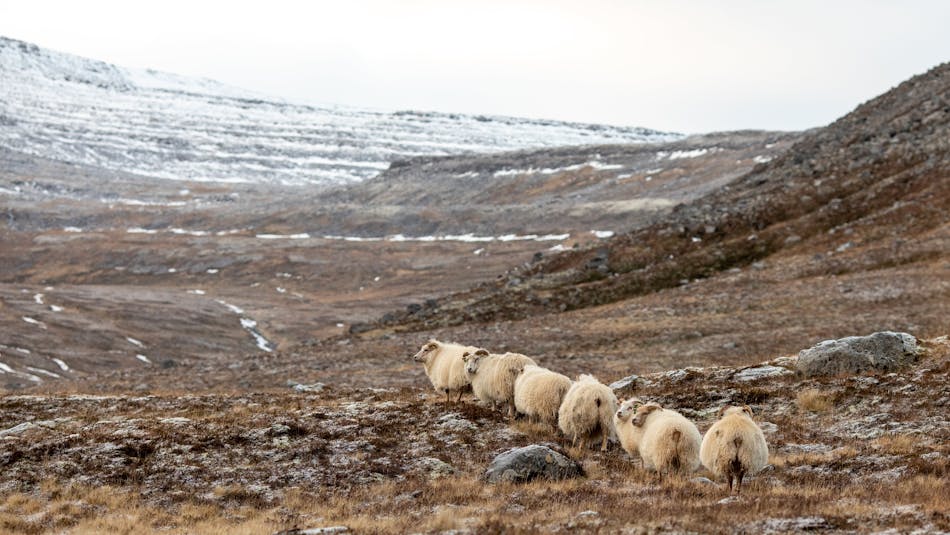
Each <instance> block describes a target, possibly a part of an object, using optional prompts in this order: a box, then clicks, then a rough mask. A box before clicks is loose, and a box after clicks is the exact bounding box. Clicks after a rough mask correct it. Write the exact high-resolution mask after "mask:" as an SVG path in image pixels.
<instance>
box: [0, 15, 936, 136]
mask: <svg viewBox="0 0 950 535" xmlns="http://www.w3.org/2000/svg"><path fill="white" fill-rule="evenodd" d="M948 28H950V2H948V1H942V0H937V1H897V0H894V1H876V0H860V1H858V0H854V1H833V2H832V1H824V0H822V1H803V0H795V1H763V0H748V1H739V0H736V1H722V2H712V1H686V0H683V1H670V0H662V1H660V0H656V1H652V2H646V1H643V2H641V1H633V0H630V1H620V0H617V1H608V0H586V1H576V2H561V1H557V0H539V1H529V0H498V1H495V0H433V1H423V0H408V1H399V0H379V1H374V0H338V1H333V2H323V1H312V2H303V1H301V2H289V1H281V0H268V1H266V2H253V3H251V2H240V1H232V2H210V1H208V2H206V1H198V0H189V1H178V0H163V1H162V2H147V3H143V2H135V1H128V0H123V1H114V2H112V1H47V0H29V1H13V0H0V35H4V36H7V37H12V38H17V39H23V40H26V41H30V42H34V43H36V44H39V45H41V46H44V47H48V48H53V49H56V50H61V51H65V52H71V53H74V54H79V55H82V56H88V57H92V58H96V59H102V60H105V61H109V62H112V63H116V64H119V65H123V66H131V67H151V68H156V69H159V70H164V71H171V72H176V73H180V74H187V75H197V76H205V77H209V78H214V79H217V80H220V81H223V82H226V83H229V84H231V85H236V86H240V87H244V88H248V89H253V90H257V91H260V92H264V93H268V94H273V95H278V96H282V97H286V98H288V99H291V100H298V101H304V102H311V103H319V104H342V105H352V106H360V107H371V108H377V109H383V110H399V109H418V110H436V111H446V112H464V113H485V114H502V115H514V116H525V117H536V118H552V119H563V120H572V121H582V122H600V123H610V124H618V125H639V126H646V127H650V128H656V129H661V130H674V131H680V132H690V133H691V132H705V131H712V130H732V129H739V128H767V129H781V130H797V129H803V128H809V127H814V126H820V125H823V124H827V123H829V122H831V121H832V120H834V119H835V118H837V117H839V116H841V115H843V114H845V113H847V112H848V111H850V110H851V109H853V108H854V107H855V106H856V105H858V104H859V103H861V102H862V101H865V100H867V99H868V98H871V97H873V96H875V95H878V94H880V93H882V92H884V91H886V90H888V89H889V88H891V87H893V86H894V85H896V84H898V83H900V82H901V81H903V80H905V79H907V78H909V77H910V76H912V75H914V74H919V73H921V72H924V71H926V70H927V69H929V68H930V67H933V66H934V65H937V64H939V63H941V62H944V61H948V60H950V29H948ZM0 82H2V81H0Z"/></svg>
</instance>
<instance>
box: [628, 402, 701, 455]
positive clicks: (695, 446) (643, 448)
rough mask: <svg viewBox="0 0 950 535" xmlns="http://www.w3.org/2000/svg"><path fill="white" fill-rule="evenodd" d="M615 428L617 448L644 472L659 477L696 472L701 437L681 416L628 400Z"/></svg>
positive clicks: (660, 408)
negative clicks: (635, 458) (632, 457)
mask: <svg viewBox="0 0 950 535" xmlns="http://www.w3.org/2000/svg"><path fill="white" fill-rule="evenodd" d="M614 425H615V426H616V428H617V435H618V437H619V438H620V445H621V446H622V447H623V449H624V450H625V451H626V452H627V453H629V454H631V455H633V454H634V453H636V454H637V455H639V456H640V459H641V460H642V461H643V468H645V469H647V470H652V471H655V472H658V473H660V474H663V473H668V472H685V473H690V472H693V471H695V470H696V469H697V468H699V447H700V442H701V441H702V435H700V434H699V429H697V428H696V425H695V424H694V423H693V422H691V421H689V420H687V419H686V418H685V417H684V416H683V415H682V414H680V413H678V412H676V411H674V410H671V409H664V408H663V407H661V406H660V405H659V404H657V403H646V404H644V403H643V401H642V400H640V399H639V398H631V399H628V400H626V401H624V402H623V403H622V404H621V405H620V409H619V410H618V411H617V414H616V415H615V416H614Z"/></svg>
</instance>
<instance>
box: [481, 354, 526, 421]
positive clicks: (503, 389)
mask: <svg viewBox="0 0 950 535" xmlns="http://www.w3.org/2000/svg"><path fill="white" fill-rule="evenodd" d="M462 359H463V360H464V361H465V372H466V373H467V374H468V378H469V381H470V382H471V384H472V392H473V393H474V394H475V397H476V398H478V399H479V400H481V401H483V402H485V403H489V404H491V405H493V406H496V407H498V406H500V407H502V408H505V407H507V408H508V416H509V417H513V416H514V415H515V405H514V398H515V379H516V378H517V377H518V375H519V374H520V373H521V370H523V369H524V367H525V366H527V365H529V364H534V365H537V363H536V362H535V361H534V360H533V359H531V357H526V356H525V355H522V354H520V353H505V354H502V355H498V354H490V353H489V352H488V351H486V350H484V349H478V350H475V351H473V352H471V353H469V354H465V355H463V356H462Z"/></svg>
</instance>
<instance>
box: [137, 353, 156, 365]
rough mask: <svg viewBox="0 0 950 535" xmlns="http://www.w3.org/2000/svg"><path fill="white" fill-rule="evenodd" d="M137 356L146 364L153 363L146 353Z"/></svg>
mask: <svg viewBox="0 0 950 535" xmlns="http://www.w3.org/2000/svg"><path fill="white" fill-rule="evenodd" d="M135 358H137V359H139V360H141V361H142V362H144V363H146V364H151V363H152V361H150V360H148V357H146V356H145V355H142V354H138V355H135Z"/></svg>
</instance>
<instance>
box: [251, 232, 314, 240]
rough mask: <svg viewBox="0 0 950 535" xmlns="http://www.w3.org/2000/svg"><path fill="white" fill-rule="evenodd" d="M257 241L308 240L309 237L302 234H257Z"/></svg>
mask: <svg viewBox="0 0 950 535" xmlns="http://www.w3.org/2000/svg"><path fill="white" fill-rule="evenodd" d="M256 237H257V239H260V240H307V239H310V235H309V234H307V233H305V232H303V233H300V234H258V235H257V236H256Z"/></svg>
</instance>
